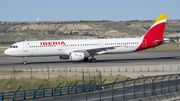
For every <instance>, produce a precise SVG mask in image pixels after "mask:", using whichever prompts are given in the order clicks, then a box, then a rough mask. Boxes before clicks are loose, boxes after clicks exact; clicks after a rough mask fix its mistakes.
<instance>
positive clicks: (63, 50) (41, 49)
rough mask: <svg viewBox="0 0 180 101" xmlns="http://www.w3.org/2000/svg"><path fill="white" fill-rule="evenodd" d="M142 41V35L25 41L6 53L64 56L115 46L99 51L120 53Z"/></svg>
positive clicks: (16, 44) (133, 47) (135, 46)
mask: <svg viewBox="0 0 180 101" xmlns="http://www.w3.org/2000/svg"><path fill="white" fill-rule="evenodd" d="M142 41H143V38H142V37H141V38H113V39H80V40H46V41H44V40H42V41H23V42H17V43H15V44H13V45H12V46H17V48H8V49H7V50H6V51H5V52H4V53H5V54H6V55H10V56H20V57H33V56H62V55H69V53H70V52H72V51H74V50H87V49H89V50H90V49H96V48H97V49H98V48H103V47H111V46H112V47H113V46H114V47H115V48H114V49H106V50H103V51H101V52H97V53H98V54H118V53H127V52H134V51H135V50H136V49H137V48H138V47H139V46H140V44H141V43H142ZM61 42H63V44H60V43H61ZM44 43H45V44H44ZM58 43H59V44H58Z"/></svg>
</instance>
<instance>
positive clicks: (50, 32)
mask: <svg viewBox="0 0 180 101" xmlns="http://www.w3.org/2000/svg"><path fill="white" fill-rule="evenodd" d="M47 33H48V34H52V35H54V34H55V31H47Z"/></svg>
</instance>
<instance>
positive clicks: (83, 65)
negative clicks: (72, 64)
mask: <svg viewBox="0 0 180 101" xmlns="http://www.w3.org/2000/svg"><path fill="white" fill-rule="evenodd" d="M79 66H81V67H88V66H86V65H79Z"/></svg>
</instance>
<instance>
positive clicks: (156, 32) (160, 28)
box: [144, 14, 168, 40]
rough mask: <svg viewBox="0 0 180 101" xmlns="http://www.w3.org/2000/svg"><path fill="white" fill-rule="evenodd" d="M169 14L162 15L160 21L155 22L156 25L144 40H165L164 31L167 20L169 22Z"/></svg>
mask: <svg viewBox="0 0 180 101" xmlns="http://www.w3.org/2000/svg"><path fill="white" fill-rule="evenodd" d="M167 16H168V14H161V15H160V16H159V17H158V19H157V20H156V21H155V22H154V24H153V25H152V26H151V28H150V29H149V31H148V32H147V33H146V35H145V36H144V38H153V39H156V40H160V39H162V38H163V34H164V29H165V26H166V20H167Z"/></svg>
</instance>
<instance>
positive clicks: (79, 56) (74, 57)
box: [69, 52, 84, 61]
mask: <svg viewBox="0 0 180 101" xmlns="http://www.w3.org/2000/svg"><path fill="white" fill-rule="evenodd" d="M69 58H70V60H71V61H79V60H83V59H84V52H71V53H70V54H69Z"/></svg>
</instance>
